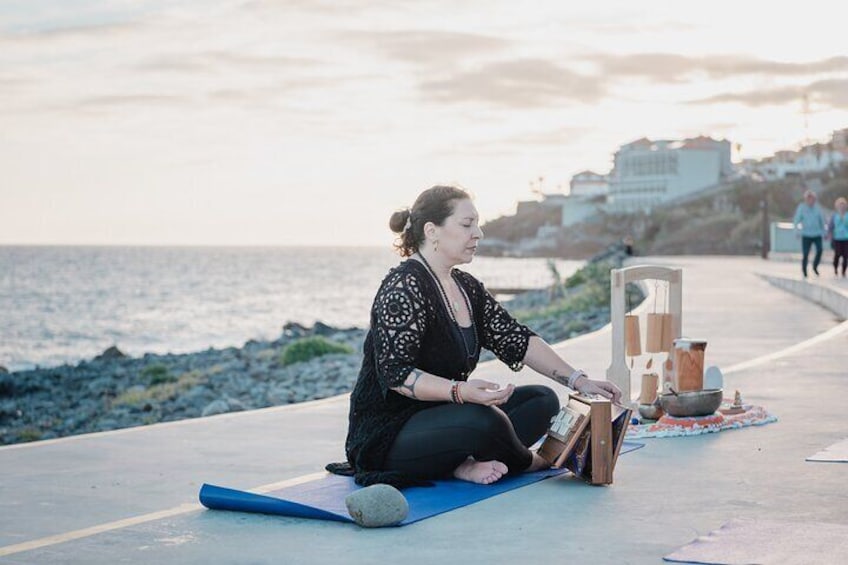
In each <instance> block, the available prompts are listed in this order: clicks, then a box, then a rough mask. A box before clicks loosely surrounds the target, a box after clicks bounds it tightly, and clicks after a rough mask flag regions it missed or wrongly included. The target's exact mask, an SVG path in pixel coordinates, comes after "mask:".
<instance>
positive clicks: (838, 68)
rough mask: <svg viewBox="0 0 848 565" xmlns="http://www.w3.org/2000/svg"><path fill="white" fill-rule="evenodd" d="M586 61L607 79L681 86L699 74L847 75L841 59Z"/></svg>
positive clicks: (651, 56) (661, 56) (846, 60)
mask: <svg viewBox="0 0 848 565" xmlns="http://www.w3.org/2000/svg"><path fill="white" fill-rule="evenodd" d="M584 60H588V61H590V62H593V63H595V64H596V65H598V67H599V70H600V72H602V73H603V74H605V75H612V76H619V77H621V76H625V77H643V78H645V79H648V80H652V81H654V82H681V81H684V80H686V79H687V78H691V77H692V76H693V75H696V74H705V75H707V76H708V77H710V78H713V79H723V78H729V77H737V76H749V75H759V74H764V75H771V76H805V75H816V74H822V73H829V72H842V71H848V57H845V56H838V57H829V58H827V59H821V60H819V61H811V62H807V63H786V62H782V61H770V60H766V59H759V58H756V57H749V56H745V55H711V56H707V57H687V56H684V55H677V54H674V53H635V54H633V55H612V54H604V53H599V54H594V55H588V56H586V57H584Z"/></svg>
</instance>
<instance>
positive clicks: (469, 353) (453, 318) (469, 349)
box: [418, 253, 478, 368]
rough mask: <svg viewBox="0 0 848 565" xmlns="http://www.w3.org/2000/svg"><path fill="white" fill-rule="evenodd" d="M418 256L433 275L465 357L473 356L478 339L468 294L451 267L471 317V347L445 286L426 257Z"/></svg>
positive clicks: (452, 275)
mask: <svg viewBox="0 0 848 565" xmlns="http://www.w3.org/2000/svg"><path fill="white" fill-rule="evenodd" d="M418 257H420V258H421V262H422V263H424V266H425V267H426V268H427V271H428V272H429V273H430V276H431V277H433V280H434V281H436V287H438V289H439V294H441V296H442V300H443V301H444V304H445V306H446V307H447V308H446V309H447V311H448V314H449V315H450V319H451V321H452V322H453V324H454V326H455V327H456V330H457V332H458V334H459V336H458V337H459V338H460V339H459V340H460V341H461V342H462V347H463V349H465V356H466V358H468V359H471V358H473V357H474V353H475V352H476V350H477V343H478V341H477V340H478V337H477V324H475V323H474V313H473V311H472V310H471V300H469V298H468V294H467V293H466V292H465V289H464V288H462V285H461V284H459V282H458V281H457V280H456V278H455V277H454V274H453V269H451V278H453V279H454V282H456V286H457V287H459V292H460V294H462V299H463V300H464V301H465V307H466V308H468V317H469V318H471V328H472V329H473V331H474V342H473V345H472V346H471V347H469V346H468V343H466V341H465V337H464V336H463V333H462V327H461V326H460V325H459V322H458V321H457V319H456V314H455V313H454V309H453V308H452V307H451V303H450V300H448V293H447V292H445V287H443V286H442V281H440V280H439V277H437V276H436V272H435V271H434V270H433V268H432V267H431V266H430V263H428V262H427V259H425V258H424V255H422V254H421V253H419V254H418ZM466 368H469V367H468V365H467V364H466Z"/></svg>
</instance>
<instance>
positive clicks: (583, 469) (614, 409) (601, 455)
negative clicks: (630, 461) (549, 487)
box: [539, 394, 631, 485]
mask: <svg viewBox="0 0 848 565" xmlns="http://www.w3.org/2000/svg"><path fill="white" fill-rule="evenodd" d="M630 414H631V410H629V409H627V408H623V407H620V406H614V405H613V404H612V403H611V402H610V401H609V400H606V399H596V398H591V397H587V396H582V395H578V394H571V395H569V398H568V403H567V404H566V405H565V406H563V407H562V408H561V409H560V412H559V414H557V415H556V416H555V417H554V419H553V420H552V421H551V427H550V429H549V430H548V434H547V436H546V437H545V441H544V442H543V443H542V447H540V448H539V455H541V456H542V457H544V458H545V459H547V460H548V461H551V462H552V465H553V466H554V467H557V468H560V467H566V468H567V469H568V470H570V471H571V472H572V473H574V474H575V475H577V476H578V477H580V478H582V479H583V480H585V481H586V482H588V483H591V484H593V485H610V484H612V474H613V470H614V469H615V463H616V461H617V460H618V453H619V451H621V444H622V443H623V442H624V434H625V432H626V431H627V425H628V424H629V423H630Z"/></svg>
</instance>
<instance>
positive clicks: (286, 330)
mask: <svg viewBox="0 0 848 565" xmlns="http://www.w3.org/2000/svg"><path fill="white" fill-rule="evenodd" d="M283 335H284V336H285V337H288V338H298V337H303V336H305V335H309V329H308V328H306V327H305V326H302V325H300V324H298V323H297V322H286V325H284V326H283Z"/></svg>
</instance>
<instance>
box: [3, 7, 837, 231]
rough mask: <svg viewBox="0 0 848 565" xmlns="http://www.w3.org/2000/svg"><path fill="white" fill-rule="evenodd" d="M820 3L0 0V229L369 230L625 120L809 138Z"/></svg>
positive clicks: (533, 165) (819, 120)
mask: <svg viewBox="0 0 848 565" xmlns="http://www.w3.org/2000/svg"><path fill="white" fill-rule="evenodd" d="M838 5H839V3H838V2H823V1H816V0H812V1H807V2H803V3H800V4H798V3H796V4H793V5H791V9H790V8H782V7H780V5H778V4H775V3H760V2H756V3H755V2H740V1H734V2H729V1H712V2H696V3H693V2H680V1H676V2H665V1H663V2H659V1H650V0H647V1H642V2H605V1H594V2H583V3H579V5H578V4H577V3H566V2H515V1H499V0H471V1H462V0H451V1H423V0H422V1H389V0H356V1H341V0H338V1H330V0H284V1H276V2H275V1H263V0H253V1H251V0H202V1H201V0H196V1H188V0H182V1H171V2H164V1H129V0H100V1H86V0H76V1H74V2H68V1H67V0H52V1H39V0H0V244H12V243H34V244H157V245H158V244H191V245H194V244H203V245H253V244H263V245H389V244H390V242H391V241H392V234H391V233H390V232H389V231H388V228H387V222H388V218H389V215H390V214H391V212H392V211H393V210H395V209H397V208H400V207H403V206H406V205H409V204H411V203H412V200H413V199H414V198H415V196H416V194H417V193H418V192H419V191H420V190H422V189H424V188H426V187H428V186H431V185H433V184H437V183H457V184H460V185H462V186H464V187H466V188H468V189H470V190H471V191H472V192H473V193H474V194H475V196H476V203H477V206H478V208H479V210H480V212H481V214H482V216H483V217H484V219H485V218H493V217H496V216H498V215H500V214H503V213H511V212H512V211H513V210H514V206H515V203H516V201H517V200H526V199H530V198H532V197H533V194H532V193H531V191H530V181H531V180H533V179H537V178H538V177H540V176H541V177H544V179H545V180H544V184H543V190H544V191H546V192H555V191H557V190H558V187H562V188H566V187H567V185H568V180H569V178H570V177H571V175H572V174H574V173H576V172H579V171H581V170H583V169H593V170H595V171H597V172H604V173H605V172H607V171H608V170H609V167H610V164H611V159H612V154H613V152H614V151H615V150H616V149H617V148H618V146H619V145H621V144H623V143H627V142H629V141H632V140H634V139H637V138H639V137H643V136H647V137H650V138H681V137H688V136H695V135H700V134H704V135H712V136H714V137H719V138H727V139H729V140H731V141H732V142H734V143H737V142H738V143H741V146H742V148H741V156H743V157H760V156H765V155H768V154H771V153H772V152H774V151H775V150H779V149H793V148H797V147H798V144H799V143H800V142H802V141H803V140H804V139H810V140H827V139H828V138H829V136H830V133H831V131H832V130H834V129H839V128H845V127H848V49H846V45H848V42H846V31H845V29H846V27H845V21H844V18H842V17H841V16H838V15H837V13H836V12H834V10H835V9H836V6H838ZM804 93H807V95H808V100H809V105H808V107H809V112H808V113H807V116H806V119H805V116H804V114H803V112H802V108H803V97H804ZM805 122H806V126H805ZM736 157H738V155H734V158H736Z"/></svg>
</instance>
